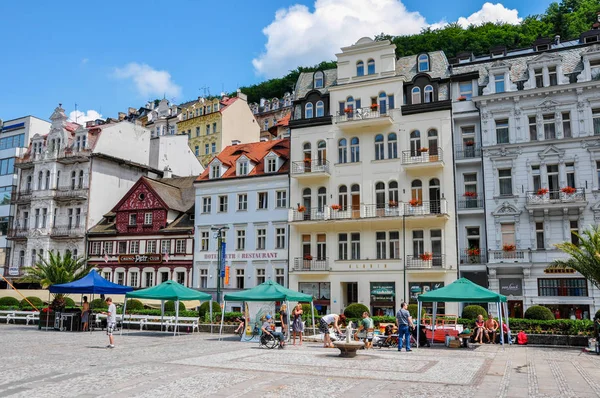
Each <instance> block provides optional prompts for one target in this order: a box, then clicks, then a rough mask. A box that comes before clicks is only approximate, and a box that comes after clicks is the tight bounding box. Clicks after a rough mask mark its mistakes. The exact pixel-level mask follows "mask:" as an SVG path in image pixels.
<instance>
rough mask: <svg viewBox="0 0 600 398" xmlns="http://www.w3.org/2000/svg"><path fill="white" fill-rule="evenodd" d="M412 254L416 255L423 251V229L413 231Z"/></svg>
mask: <svg viewBox="0 0 600 398" xmlns="http://www.w3.org/2000/svg"><path fill="white" fill-rule="evenodd" d="M412 236H413V238H412V239H413V256H414V257H417V256H420V255H421V254H423V253H425V241H424V240H423V231H413V233H412Z"/></svg>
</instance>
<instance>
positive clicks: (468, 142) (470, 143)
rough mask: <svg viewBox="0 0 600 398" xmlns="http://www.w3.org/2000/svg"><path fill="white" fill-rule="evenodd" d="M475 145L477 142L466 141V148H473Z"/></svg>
mask: <svg viewBox="0 0 600 398" xmlns="http://www.w3.org/2000/svg"><path fill="white" fill-rule="evenodd" d="M473 145H475V141H465V146H473Z"/></svg>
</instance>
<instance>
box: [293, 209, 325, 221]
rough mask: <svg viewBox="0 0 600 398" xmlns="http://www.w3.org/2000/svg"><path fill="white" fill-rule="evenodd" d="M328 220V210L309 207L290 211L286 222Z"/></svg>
mask: <svg viewBox="0 0 600 398" xmlns="http://www.w3.org/2000/svg"><path fill="white" fill-rule="evenodd" d="M328 219H329V208H327V207H323V208H318V207H309V208H302V206H300V207H299V208H296V209H290V213H289V217H288V221H323V220H328Z"/></svg>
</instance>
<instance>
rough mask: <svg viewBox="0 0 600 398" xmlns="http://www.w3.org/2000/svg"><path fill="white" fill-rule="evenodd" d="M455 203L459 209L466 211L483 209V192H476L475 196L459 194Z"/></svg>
mask: <svg viewBox="0 0 600 398" xmlns="http://www.w3.org/2000/svg"><path fill="white" fill-rule="evenodd" d="M456 205H457V208H458V210H459V211H461V212H464V213H468V212H469V211H471V210H483V207H484V202H483V194H480V193H477V194H475V196H464V194H463V196H460V197H459V198H458V199H457V200H456Z"/></svg>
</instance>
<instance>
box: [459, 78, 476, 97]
mask: <svg viewBox="0 0 600 398" xmlns="http://www.w3.org/2000/svg"><path fill="white" fill-rule="evenodd" d="M458 96H459V97H465V98H466V99H467V101H470V100H471V99H472V98H473V82H471V81H468V82H460V83H458Z"/></svg>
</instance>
